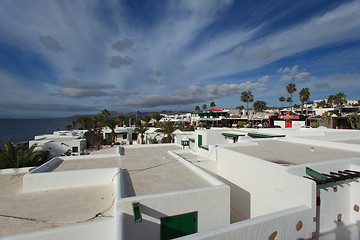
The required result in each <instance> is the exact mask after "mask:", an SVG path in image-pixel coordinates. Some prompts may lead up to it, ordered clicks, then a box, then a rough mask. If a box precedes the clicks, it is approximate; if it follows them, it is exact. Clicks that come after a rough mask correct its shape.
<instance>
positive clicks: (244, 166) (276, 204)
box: [217, 148, 316, 218]
mask: <svg viewBox="0 0 360 240" xmlns="http://www.w3.org/2000/svg"><path fill="white" fill-rule="evenodd" d="M217 161H218V173H217V174H218V175H219V176H220V177H222V178H224V179H226V180H227V181H230V182H231V183H232V184H234V185H235V186H234V188H232V199H231V204H232V208H235V210H236V211H238V212H239V213H240V214H242V215H243V216H245V217H247V218H254V217H257V216H262V215H266V214H270V213H274V212H277V211H282V210H286V209H290V208H294V207H298V206H302V205H305V206H307V207H309V208H313V207H314V206H315V196H314V195H315V189H316V185H315V183H314V182H313V181H311V180H307V179H304V178H302V177H299V176H296V175H293V174H290V173H288V172H287V168H286V167H283V166H281V165H278V164H275V163H271V162H268V161H265V160H261V159H258V158H255V157H252V156H248V155H244V154H241V153H238V152H234V151H232V150H229V149H224V148H218V149H217ZM313 215H314V216H315V208H314V213H313Z"/></svg>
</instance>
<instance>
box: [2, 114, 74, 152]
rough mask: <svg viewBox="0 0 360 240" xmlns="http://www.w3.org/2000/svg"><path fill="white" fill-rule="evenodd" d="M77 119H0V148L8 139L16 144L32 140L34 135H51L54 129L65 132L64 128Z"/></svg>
mask: <svg viewBox="0 0 360 240" xmlns="http://www.w3.org/2000/svg"><path fill="white" fill-rule="evenodd" d="M77 118H78V117H75V116H74V117H68V118H41V119H0V144H1V146H0V147H2V145H3V142H5V141H7V140H8V139H10V141H11V142H12V143H14V144H18V143H23V142H27V141H29V140H32V139H34V137H35V136H36V135H41V134H49V133H53V132H54V131H55V129H56V128H60V129H61V130H66V127H65V126H66V125H71V122H72V121H75V120H76V119H77ZM77 127H79V126H77Z"/></svg>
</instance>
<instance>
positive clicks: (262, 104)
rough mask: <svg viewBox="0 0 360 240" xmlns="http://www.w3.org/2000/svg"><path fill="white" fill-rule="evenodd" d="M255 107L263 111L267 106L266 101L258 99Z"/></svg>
mask: <svg viewBox="0 0 360 240" xmlns="http://www.w3.org/2000/svg"><path fill="white" fill-rule="evenodd" d="M253 107H254V109H255V110H256V111H258V112H262V111H263V110H264V109H265V108H266V102H264V101H256V102H254V105H253Z"/></svg>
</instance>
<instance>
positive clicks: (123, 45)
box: [111, 38, 134, 52]
mask: <svg viewBox="0 0 360 240" xmlns="http://www.w3.org/2000/svg"><path fill="white" fill-rule="evenodd" d="M132 46H134V40H133V39H130V38H125V39H122V40H119V41H117V42H116V43H114V44H113V45H112V46H111V47H112V49H114V50H116V51H118V52H123V51H125V50H127V49H130V48H132Z"/></svg>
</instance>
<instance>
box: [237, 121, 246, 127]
mask: <svg viewBox="0 0 360 240" xmlns="http://www.w3.org/2000/svg"><path fill="white" fill-rule="evenodd" d="M245 124H246V121H238V123H237V126H238V127H244V125H245Z"/></svg>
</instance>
